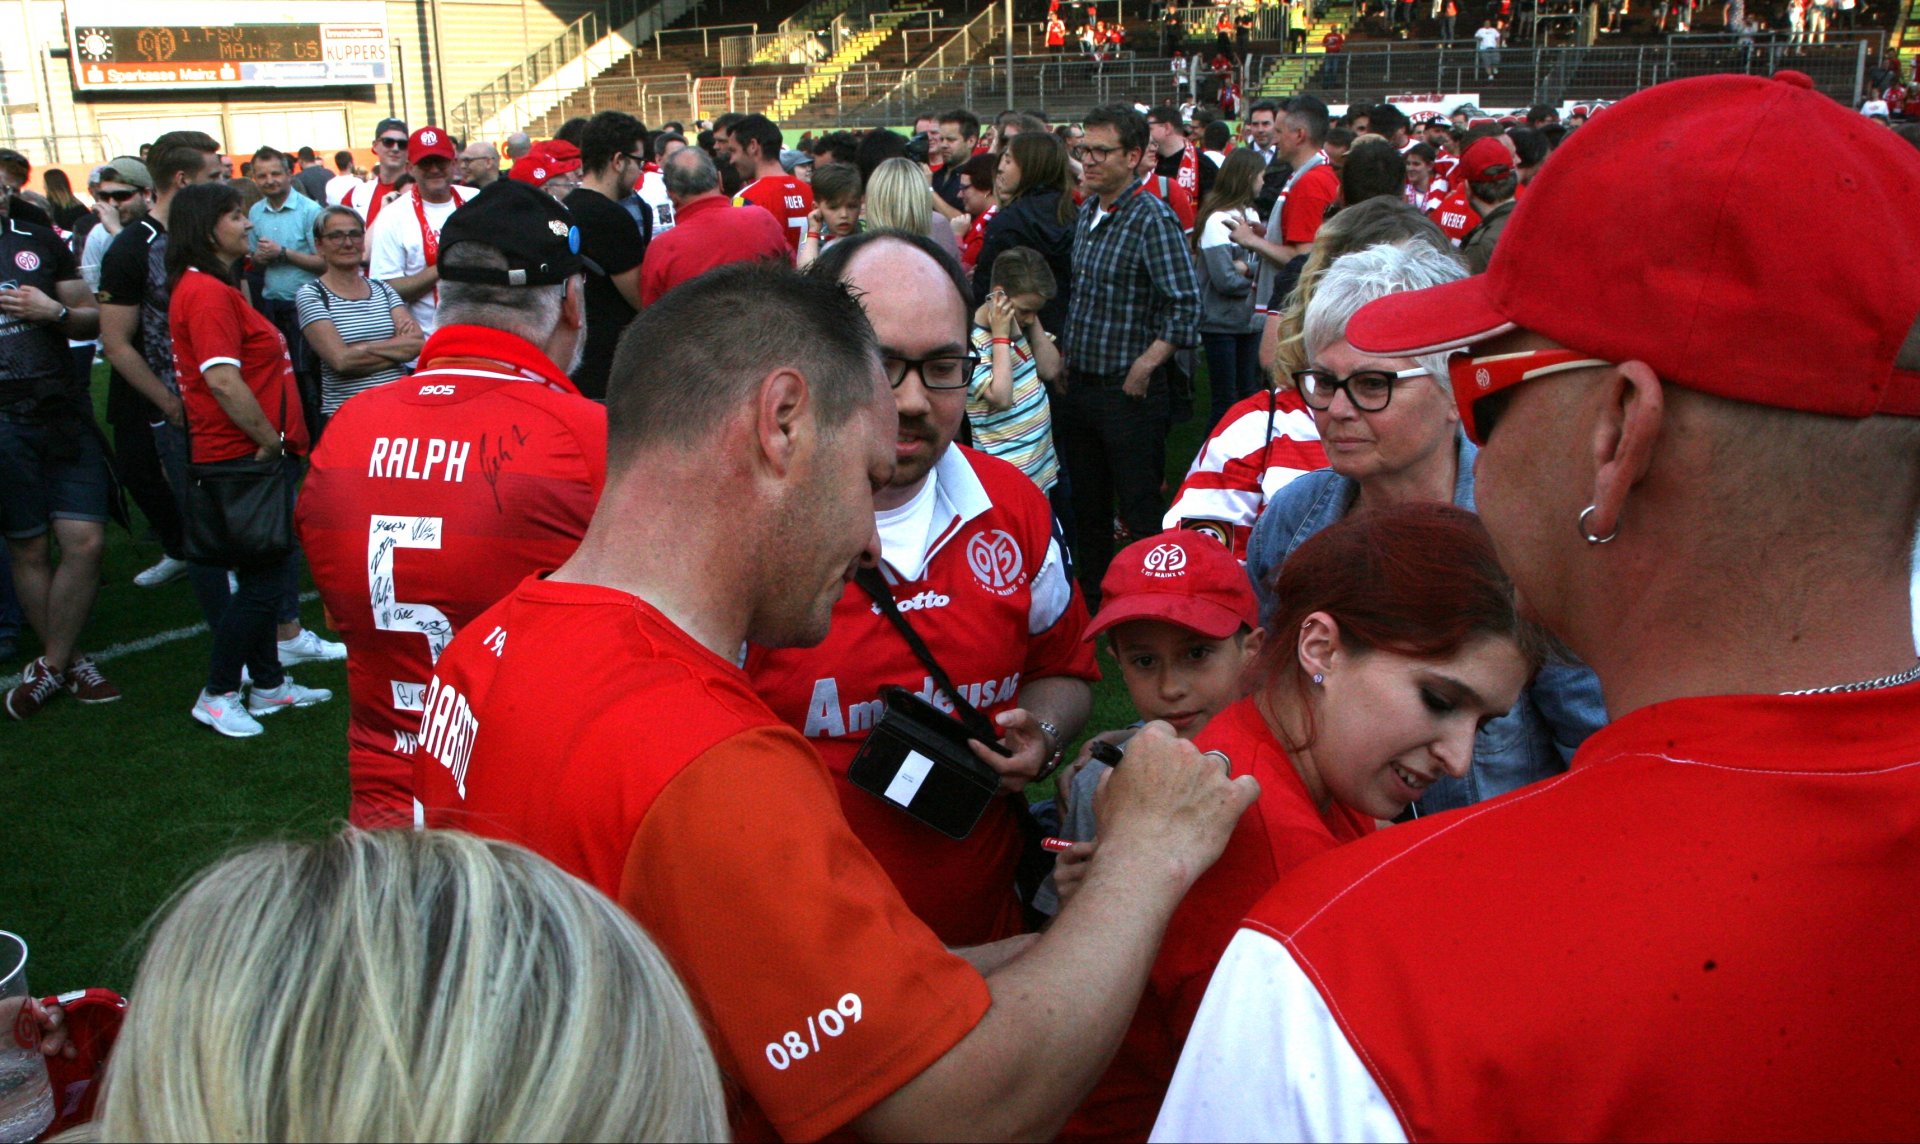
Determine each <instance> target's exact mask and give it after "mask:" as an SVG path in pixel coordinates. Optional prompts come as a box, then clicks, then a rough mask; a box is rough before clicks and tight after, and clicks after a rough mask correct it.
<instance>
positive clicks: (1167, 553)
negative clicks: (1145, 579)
mask: <svg viewBox="0 0 1920 1144" xmlns="http://www.w3.org/2000/svg"><path fill="white" fill-rule="evenodd" d="M1186 570H1187V550H1186V549H1184V548H1182V547H1180V546H1179V545H1178V544H1156V545H1154V547H1153V549H1152V550H1151V551H1149V552H1148V553H1147V558H1146V559H1145V560H1144V561H1142V562H1141V571H1143V572H1145V573H1146V574H1147V575H1149V576H1152V577H1155V578H1156V579H1160V580H1172V579H1174V578H1176V577H1178V576H1179V575H1180V574H1181V573H1183V572H1185V571H1186Z"/></svg>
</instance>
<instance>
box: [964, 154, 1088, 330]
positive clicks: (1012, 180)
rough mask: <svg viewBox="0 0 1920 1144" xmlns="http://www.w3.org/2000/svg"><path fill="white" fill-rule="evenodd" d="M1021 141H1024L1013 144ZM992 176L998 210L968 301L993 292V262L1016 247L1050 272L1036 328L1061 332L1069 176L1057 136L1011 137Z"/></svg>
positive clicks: (1067, 279) (1066, 286)
mask: <svg viewBox="0 0 1920 1144" xmlns="http://www.w3.org/2000/svg"><path fill="white" fill-rule="evenodd" d="M1022 138H1024V139H1025V140H1026V141H1025V142H1020V141H1019V140H1020V139H1022ZM999 164H1000V165H999V167H998V169H997V170H996V172H995V174H994V183H993V185H994V189H995V190H996V191H998V192H999V196H1000V203H1001V206H1000V209H999V210H997V211H995V212H994V215H993V218H992V219H990V220H989V221H988V222H987V225H986V228H985V229H984V230H983V231H982V232H981V237H980V253H979V255H978V256H977V258H976V259H975V262H974V267H973V296H974V297H976V298H984V297H986V296H987V294H988V293H989V292H990V291H991V290H992V289H993V263H994V260H995V259H997V258H999V257H1000V255H1001V253H1002V252H1003V251H1007V250H1012V249H1013V248H1014V247H1016V246H1024V247H1028V248H1029V249H1032V250H1037V251H1039V252H1040V254H1041V256H1042V257H1044V258H1045V259H1046V260H1047V269H1049V270H1051V271H1053V280H1054V284H1055V286H1056V287H1057V288H1058V290H1059V293H1058V294H1057V295H1056V296H1055V297H1054V298H1053V299H1052V300H1051V301H1049V302H1048V303H1047V304H1046V305H1045V306H1043V307H1042V308H1041V310H1040V321H1041V324H1042V325H1044V326H1046V328H1047V329H1049V330H1057V331H1062V332H1064V331H1065V330H1066V328H1067V309H1068V306H1069V304H1070V303H1071V301H1072V298H1073V286H1072V283H1073V230H1074V219H1075V217H1076V216H1075V206H1074V201H1073V173H1072V171H1071V170H1070V169H1069V168H1068V165H1067V148H1066V145H1065V144H1063V143H1062V142H1061V141H1060V138H1059V136H1057V135H1053V134H1052V133H1050V132H1049V133H1039V132H1033V133H1029V134H1028V135H1026V136H1015V137H1014V141H1013V142H1010V143H1008V144H1007V146H1006V149H1005V150H1004V151H1002V152H1001V153H1000V157H999Z"/></svg>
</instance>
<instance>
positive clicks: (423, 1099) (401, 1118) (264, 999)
mask: <svg viewBox="0 0 1920 1144" xmlns="http://www.w3.org/2000/svg"><path fill="white" fill-rule="evenodd" d="M132 998H133V1003H132V1006H131V1008H130V1009H129V1011H128V1015H127V1023H126V1027H125V1029H124V1030H123V1031H122V1033H121V1035H120V1039H119V1041H118V1043H117V1044H116V1045H115V1048H114V1052H113V1065H112V1068H111V1070H110V1072H109V1076H108V1079H107V1083H106V1088H105V1091H104V1095H103V1099H102V1102H101V1107H100V1114H99V1118H98V1120H97V1121H96V1125H97V1127H98V1130H99V1135H100V1138H102V1139H108V1140H167V1141H173V1140H642V1139H647V1140H650V1139H724V1138H725V1137H726V1134H727V1121H726V1112H725V1107H724V1104H723V1100H722V1095H721V1088H720V1078H719V1073H718V1071H717V1070H716V1068H715V1067H714V1062H713V1057H712V1054H711V1053H710V1052H709V1050H708V1048H707V1044H706V1041H705V1038H704V1037H703V1036H702V1034H701V1030H700V1025H699V1022H698V1020H697V1018H696V1017H695V1016H694V1011H693V1008H692V1005H691V1004H690V1003H689V1001H688V999H687V995H686V992H685V991H684V990H683V989H682V988H681V986H680V982H679V980H678V979H677V978H676V977H675V976H674V973H673V970H672V968H671V967H670V966H669V965H668V964H667V961H666V959H665V958H664V957H663V956H662V955H661V954H660V951H659V950H658V949H656V948H655V947H654V945H653V943H652V942H651V941H650V940H649V939H648V938H647V936H646V935H645V934H644V933H642V932H641V930H640V927H639V926H637V925H636V924H635V923H634V922H633V920H632V919H631V918H629V917H628V916H627V915H626V914H625V913H624V912H623V911H622V910H621V909H620V908H619V907H618V906H616V905H614V904H613V903H612V902H610V901H608V900H607V899H606V898H605V897H603V896H601V895H600V894H599V893H598V892H596V891H595V890H593V889H592V888H591V887H589V886H587V885H586V884H585V883H583V882H580V881H578V880H577V879H575V878H572V877H570V876H569V875H567V874H565V873H563V872H561V870H560V869H559V868H558V867H556V866H554V865H553V864H552V863H550V862H548V861H547V860H546V859H544V858H540V857H538V856H536V855H534V854H532V853H530V852H529V851H526V850H523V849H521V848H519V847H517V846H513V845H510V844H508V843H504V842H493V841H487V840H483V839H480V838H475V837H473V836H471V835H465V834H458V833H454V832H450V831H417V832H416V831H410V830H388V831H375V832H365V831H359V830H347V831H345V832H344V833H341V834H338V835H335V836H334V837H332V838H329V839H327V840H325V841H321V842H310V843H277V844H268V845H263V846H258V847H254V848H252V849H249V850H245V851H243V852H241V853H238V854H236V855H234V856H232V857H230V858H227V859H225V860H224V861H221V862H219V863H218V864H216V865H215V866H213V867H212V868H211V869H209V870H207V871H206V872H204V873H202V874H201V875H200V876H199V877H198V878H197V879H195V880H194V881H193V883H192V884H191V885H189V886H188V887H187V888H186V889H185V890H183V891H182V892H181V893H180V894H179V895H178V896H177V898H176V899H175V900H174V902H173V903H172V905H171V908H170V909H168V910H167V911H166V913H165V916H164V920H162V921H160V923H159V925H158V928H157V929H156V930H155V932H154V934H153V940H152V943H151V945H150V946H149V947H148V949H147V953H146V956H145V958H144V959H143V960H142V961H141V964H140V973H139V977H138V980H137V982H136V984H135V986H134V989H133V991H132Z"/></svg>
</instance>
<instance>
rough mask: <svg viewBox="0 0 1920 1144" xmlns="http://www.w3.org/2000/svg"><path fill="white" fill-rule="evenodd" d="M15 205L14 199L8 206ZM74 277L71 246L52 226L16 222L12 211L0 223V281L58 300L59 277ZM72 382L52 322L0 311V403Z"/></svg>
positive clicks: (62, 339) (46, 393)
mask: <svg viewBox="0 0 1920 1144" xmlns="http://www.w3.org/2000/svg"><path fill="white" fill-rule="evenodd" d="M19 205H20V200H18V199H15V200H14V201H13V203H12V208H17V207H19ZM10 210H11V208H10ZM79 277H80V267H79V265H78V264H77V263H75V262H74V260H73V251H71V250H68V249H67V244H66V243H64V242H61V241H60V236H59V235H57V234H55V233H53V228H52V227H50V226H43V225H41V224H39V223H33V222H22V221H21V220H20V219H19V217H18V213H17V211H13V212H12V214H11V217H8V218H6V219H5V222H4V224H3V225H0V287H5V288H7V289H14V288H17V287H21V286H32V287H34V288H36V289H38V290H39V291H40V292H41V293H43V294H45V295H46V296H47V297H49V298H52V299H54V300H55V301H59V299H60V283H62V282H70V281H73V280H74V279H77V278H79ZM75 385H76V381H75V378H74V375H73V355H72V354H70V353H68V352H67V336H66V335H65V334H63V333H61V332H60V329H59V327H58V326H56V325H53V324H50V323H46V322H32V321H27V320H26V319H23V318H12V317H8V316H6V315H4V314H0V405H12V404H13V403H14V402H17V401H26V400H29V399H31V398H36V397H50V396H52V395H53V394H56V393H62V392H65V391H67V390H69V389H72V388H74V387H75Z"/></svg>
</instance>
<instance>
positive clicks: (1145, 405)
mask: <svg viewBox="0 0 1920 1144" xmlns="http://www.w3.org/2000/svg"><path fill="white" fill-rule="evenodd" d="M1085 128H1086V135H1085V137H1084V138H1082V139H1081V140H1080V143H1079V145H1078V146H1076V147H1075V148H1074V157H1075V158H1077V159H1079V160H1080V162H1081V163H1082V164H1083V166H1084V167H1085V170H1086V180H1085V184H1086V188H1087V190H1088V192H1090V194H1091V196H1092V197H1090V198H1089V199H1088V200H1087V202H1086V204H1085V205H1084V206H1082V207H1081V208H1080V218H1079V221H1078V222H1077V223H1076V224H1075V228H1074V235H1073V302H1072V305H1071V306H1070V308H1069V309H1068V312H1067V326H1066V331H1065V333H1066V337H1065V346H1064V348H1065V350H1066V365H1067V371H1066V392H1065V394H1064V395H1062V396H1061V397H1060V398H1058V399H1057V401H1056V404H1055V406H1054V422H1053V424H1054V440H1055V442H1056V444H1057V445H1058V446H1059V449H1060V459H1061V460H1062V462H1064V463H1065V465H1066V467H1067V473H1068V476H1069V479H1070V480H1071V483H1072V486H1073V513H1074V517H1075V518H1076V522H1077V524H1078V526H1079V527H1078V529H1077V533H1078V545H1077V550H1076V551H1075V553H1074V556H1075V563H1076V565H1077V566H1078V571H1079V575H1080V581H1081V586H1082V587H1083V588H1084V589H1085V590H1086V591H1087V593H1088V605H1089V606H1090V607H1091V606H1094V605H1095V604H1096V603H1097V599H1096V597H1097V593H1098V592H1099V584H1100V577H1101V576H1102V575H1104V574H1105V572H1106V570H1107V563H1108V562H1109V561H1110V560H1112V559H1113V550H1114V541H1115V537H1114V528H1113V527H1112V522H1113V519H1114V517H1115V515H1116V514H1117V515H1118V517H1119V521H1120V524H1121V527H1122V528H1124V530H1125V531H1126V533H1127V534H1128V536H1130V537H1142V536H1151V535H1153V534H1154V533H1155V532H1157V531H1159V528H1160V517H1161V515H1162V514H1163V513H1164V512H1165V511H1166V504H1165V502H1164V501H1163V500H1162V499H1161V491H1160V489H1161V483H1162V477H1163V476H1164V474H1165V470H1166V462H1167V457H1166V453H1167V429H1168V427H1169V423H1170V415H1169V410H1170V405H1169V400H1168V392H1167V383H1166V378H1165V376H1164V368H1163V367H1164V366H1165V365H1166V364H1167V362H1168V360H1169V359H1170V358H1172V356H1173V353H1174V351H1175V350H1177V349H1181V348H1184V347H1187V346H1192V345H1195V344H1196V343H1198V342H1199V340H1200V333H1199V329H1200V288H1199V285H1198V283H1197V282H1196V280H1195V278H1194V274H1193V259H1192V257H1191V256H1190V255H1189V254H1188V253H1187V244H1186V241H1185V238H1184V236H1183V235H1182V234H1181V232H1180V220H1179V218H1178V217H1176V216H1175V215H1174V213H1173V210H1172V209H1171V208H1169V207H1168V206H1167V204H1166V203H1165V202H1163V201H1161V200H1160V199H1158V198H1155V197H1154V196H1153V195H1151V194H1147V193H1145V191H1146V186H1145V181H1144V180H1143V179H1141V178H1138V177H1136V176H1135V175H1134V171H1135V169H1137V168H1138V167H1139V166H1140V158H1141V155H1142V154H1143V153H1144V152H1145V151H1146V148H1147V120H1146V117H1145V116H1144V115H1141V114H1140V113H1139V112H1137V111H1135V110H1133V109H1132V108H1130V107H1126V106H1122V105H1111V106H1107V107H1099V108H1095V109H1094V110H1093V111H1092V112H1090V113H1088V115H1087V117H1086V120H1085Z"/></svg>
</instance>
